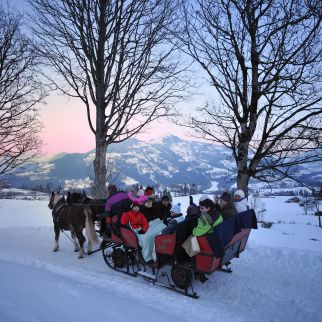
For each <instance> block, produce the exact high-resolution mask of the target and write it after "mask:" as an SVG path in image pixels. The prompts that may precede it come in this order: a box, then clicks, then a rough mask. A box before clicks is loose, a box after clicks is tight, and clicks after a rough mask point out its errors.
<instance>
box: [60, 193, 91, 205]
mask: <svg viewBox="0 0 322 322" xmlns="http://www.w3.org/2000/svg"><path fill="white" fill-rule="evenodd" d="M88 201H90V198H88V197H87V195H86V193H85V191H84V190H83V192H82V193H80V192H68V194H67V199H66V202H67V204H68V205H71V204H73V203H81V204H83V203H87V202H88Z"/></svg>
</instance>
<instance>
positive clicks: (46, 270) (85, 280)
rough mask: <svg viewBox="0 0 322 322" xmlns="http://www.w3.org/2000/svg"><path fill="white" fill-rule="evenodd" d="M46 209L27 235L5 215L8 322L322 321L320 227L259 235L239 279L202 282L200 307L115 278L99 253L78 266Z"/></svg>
mask: <svg viewBox="0 0 322 322" xmlns="http://www.w3.org/2000/svg"><path fill="white" fill-rule="evenodd" d="M44 206H45V203H40V204H39V208H40V209H37V211H35V209H34V208H32V207H31V208H30V209H32V212H31V211H30V213H29V211H28V209H27V208H25V213H24V216H25V215H26V216H29V215H30V214H32V218H33V221H34V222H32V220H28V222H29V225H28V227H21V226H22V225H23V220H22V219H21V213H20V217H19V216H18V215H14V214H16V210H13V211H11V208H10V207H9V206H8V207H7V209H5V210H6V211H5V212H3V210H4V208H2V209H0V227H2V228H0V289H1V292H0V322H36V321H37V322H54V321H76V320H77V321H78V322H83V321H115V322H117V321H140V322H145V321H151V320H153V321H169V322H172V321H178V320H180V321H187V322H188V321H194V322H195V321H209V322H210V321H224V322H225V321H234V322H235V321H237V322H238V321H247V322H248V321H250V322H252V321H254V322H255V321H256V322H258V321H261V322H262V321H263V322H266V321H267V322H272V321H274V322H277V321H281V322H285V321H286V322H287V321H290V322H291V321H292V322H293V321H301V322H302V321H308V322H311V321H312V322H313V321H314V322H315V321H322V318H321V317H322V305H321V298H322V274H321V272H322V247H321V246H322V242H321V240H322V238H321V236H322V230H321V229H320V228H318V227H316V226H313V225H304V224H303V225H302V226H297V225H295V224H292V225H283V224H280V225H275V226H273V227H275V228H274V229H270V230H265V229H263V228H261V229H259V230H258V231H253V232H252V233H251V236H250V241H249V244H248V246H247V249H246V251H245V252H244V253H242V254H241V257H240V259H234V260H233V261H232V269H233V273H232V274H227V273H223V272H215V273H214V274H212V275H211V276H210V277H209V281H207V282H206V283H204V284H200V283H199V282H196V291H197V292H198V294H199V295H200V298H199V299H198V300H195V299H190V298H186V297H184V296H182V295H179V294H175V293H172V292H170V291H168V290H164V289H161V288H158V287H155V286H153V285H151V284H148V283H147V282H146V281H144V280H143V279H142V278H140V277H137V278H132V277H129V276H126V275H123V274H120V273H117V272H114V271H112V270H110V269H109V268H108V267H107V266H106V264H105V263H104V261H103V258H102V255H101V253H99V252H98V253H95V254H93V255H91V256H86V257H85V258H84V259H78V258H77V254H76V253H74V252H73V246H72V244H71V242H70V241H69V240H68V239H67V238H66V237H65V236H62V238H61V250H60V251H59V252H57V253H53V252H52V247H53V239H54V232H53V228H52V227H51V219H50V217H47V222H45V221H44V222H43V220H44V219H43V218H42V219H41V223H40V222H39V220H38V219H37V218H38V216H44V209H45V208H44ZM26 209H27V210H26ZM22 211H23V210H22ZM45 213H46V215H48V210H47V211H45ZM8 217H10V220H8ZM13 219H14V221H15V222H13ZM37 223H39V226H37ZM10 224H11V226H14V227H9V226H10ZM299 231H303V234H302V235H299ZM296 236H298V239H299V240H300V241H301V243H300V244H301V245H296V244H294V239H295V238H296ZM310 237H314V238H315V239H316V241H312V240H310ZM270 239H271V240H270ZM270 244H272V245H273V246H268V245H270ZM279 244H280V246H279ZM293 244H294V245H295V246H294V247H293V248H292V247H291V245H293Z"/></svg>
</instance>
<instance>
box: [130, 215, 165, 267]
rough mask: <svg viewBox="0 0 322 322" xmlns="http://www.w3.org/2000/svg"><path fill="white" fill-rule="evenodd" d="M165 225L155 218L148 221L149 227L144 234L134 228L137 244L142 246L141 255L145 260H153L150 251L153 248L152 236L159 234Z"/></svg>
mask: <svg viewBox="0 0 322 322" xmlns="http://www.w3.org/2000/svg"><path fill="white" fill-rule="evenodd" d="M165 227H166V225H165V224H164V223H163V222H162V221H161V220H160V219H159V218H157V219H154V220H151V221H149V228H148V230H147V231H146V233H145V234H138V230H139V229H134V232H135V233H136V235H137V237H138V240H139V245H140V246H141V248H142V256H143V258H144V260H145V261H146V262H148V261H151V260H153V258H152V252H153V249H154V238H155V236H157V235H159V234H160V232H161V230H162V229H164V228H165Z"/></svg>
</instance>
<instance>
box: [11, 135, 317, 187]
mask: <svg viewBox="0 0 322 322" xmlns="http://www.w3.org/2000/svg"><path fill="white" fill-rule="evenodd" d="M94 158H95V149H92V150H90V151H89V152H86V153H58V154H55V155H53V156H51V157H46V156H45V157H42V158H40V159H38V160H36V161H35V162H33V163H31V164H30V165H28V166H25V167H24V168H22V169H18V171H17V172H16V173H15V174H14V175H11V176H7V178H6V180H7V181H8V182H10V183H11V184H12V185H13V186H14V187H22V186H26V187H30V186H37V185H42V186H46V185H52V186H53V187H56V186H58V185H59V186H62V187H67V188H70V187H73V185H74V186H78V187H79V188H82V187H81V186H82V183H83V187H86V186H88V185H90V181H91V178H93V177H94V175H93V166H92V165H93V161H94ZM107 158H108V160H109V161H108V162H110V163H112V164H114V165H115V167H116V169H117V171H116V173H118V182H117V183H118V185H119V186H121V187H127V186H130V185H132V184H135V183H138V184H142V185H155V184H161V185H163V186H170V185H172V184H183V183H187V184H192V183H194V184H196V185H197V186H200V188H201V190H210V191H214V190H224V189H227V188H231V187H232V186H233V185H234V175H233V173H234V170H235V169H236V166H235V163H234V160H233V159H232V158H231V153H230V151H229V149H227V148H225V147H223V146H219V145H214V144H209V143H204V142H200V141H193V140H191V141H190V140H184V139H181V138H179V137H177V136H174V135H167V136H163V137H160V138H158V139H152V140H150V141H140V140H138V139H135V138H131V139H129V140H126V141H124V142H121V143H117V144H111V145H110V146H109V147H108V152H107ZM301 171H302V172H303V177H306V178H311V179H312V180H313V181H322V170H321V166H316V165H314V164H311V165H306V166H304V167H301ZM300 174H301V172H300ZM299 177H301V176H299ZM290 184H291V183H290ZM276 186H278V185H276Z"/></svg>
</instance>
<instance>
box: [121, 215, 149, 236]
mask: <svg viewBox="0 0 322 322" xmlns="http://www.w3.org/2000/svg"><path fill="white" fill-rule="evenodd" d="M129 222H130V225H131V227H132V228H133V229H138V228H140V229H143V230H144V231H147V230H148V228H149V223H148V221H147V219H146V218H145V217H144V215H143V214H142V213H140V212H134V211H133V210H130V211H128V212H123V214H122V217H121V225H127V224H128V223H129Z"/></svg>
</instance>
